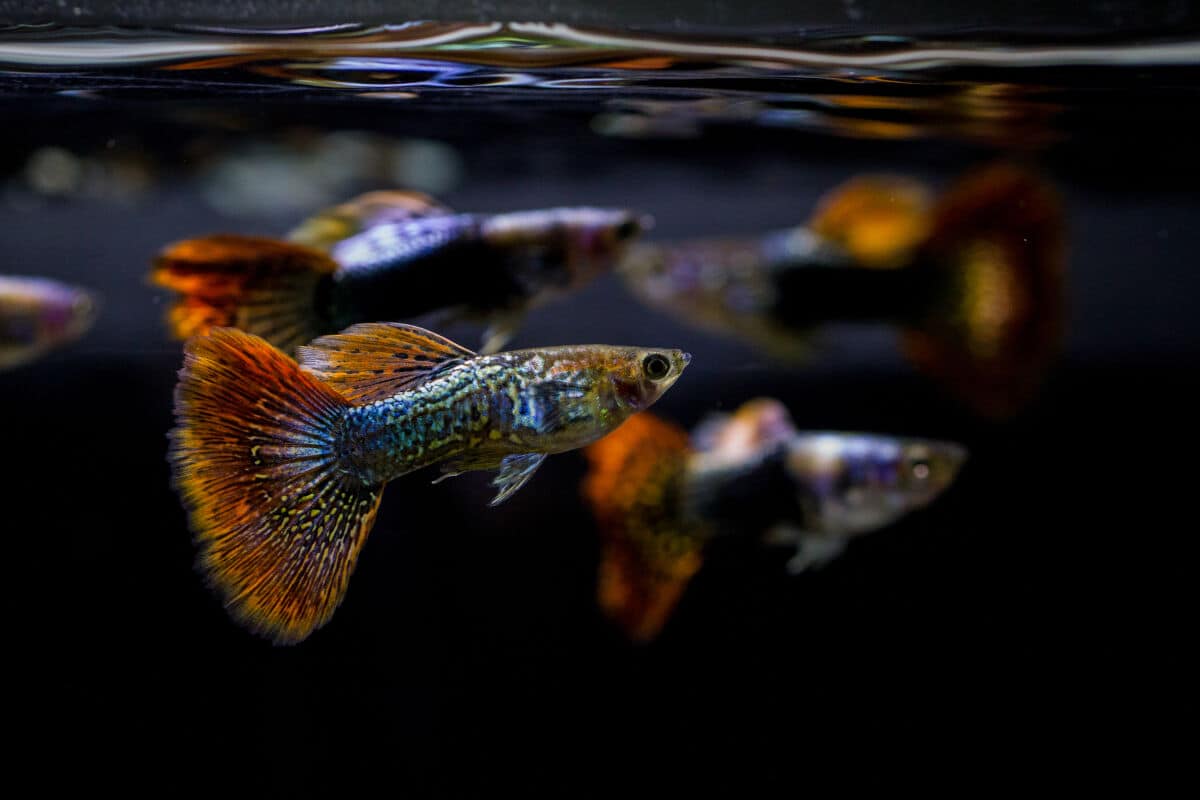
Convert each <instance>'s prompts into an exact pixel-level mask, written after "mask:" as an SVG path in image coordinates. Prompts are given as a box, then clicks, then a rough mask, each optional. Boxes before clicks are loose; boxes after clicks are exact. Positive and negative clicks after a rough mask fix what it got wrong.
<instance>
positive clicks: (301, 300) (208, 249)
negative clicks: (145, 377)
mask: <svg viewBox="0 0 1200 800" xmlns="http://www.w3.org/2000/svg"><path fill="white" fill-rule="evenodd" d="M336 270H337V263H336V262H334V261H333V260H332V259H331V258H330V257H329V256H327V255H325V254H324V253H322V252H320V251H319V250H315V249H312V248H309V247H304V246H302V245H298V244H290V243H288V242H280V241H276V240H274V239H265V238H260V237H253V236H224V235H222V236H208V237H205V238H203V239H188V240H187V241H183V242H177V243H175V244H173V245H171V246H170V247H168V248H167V249H165V250H164V251H163V252H162V253H161V254H160V255H159V256H158V258H157V259H155V262H154V268H153V270H152V271H151V273H150V281H151V282H152V283H154V284H155V285H158V286H162V287H164V288H167V289H172V290H174V291H176V292H178V293H179V294H180V295H181V297H180V299H179V300H178V301H177V302H176V303H175V304H174V305H173V306H172V307H171V308H170V310H169V311H168V312H167V325H168V327H169V328H170V329H171V333H172V334H173V335H174V336H175V337H176V338H178V339H187V338H189V337H191V336H196V335H200V334H204V333H207V332H208V331H209V330H211V329H212V328H215V327H226V326H230V327H237V328H241V329H242V330H244V331H247V332H249V333H253V334H256V335H258V336H261V337H263V338H264V339H266V340H267V341H269V342H270V343H271V344H273V345H275V346H276V347H280V348H282V349H283V350H285V351H286V352H289V353H290V352H292V351H293V350H295V348H296V347H297V346H299V345H302V344H304V343H305V342H308V341H310V340H312V339H314V338H316V337H317V336H319V335H320V334H321V333H324V332H325V331H324V330H323V328H324V327H325V326H324V324H323V322H322V319H323V316H324V315H323V313H322V309H319V308H318V300H317V295H318V291H317V289H318V286H319V284H320V281H321V279H322V278H323V277H325V276H327V275H329V274H331V273H333V272H334V271H336Z"/></svg>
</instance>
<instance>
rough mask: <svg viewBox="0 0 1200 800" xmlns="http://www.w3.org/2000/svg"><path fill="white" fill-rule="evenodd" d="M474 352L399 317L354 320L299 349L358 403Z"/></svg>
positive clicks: (311, 366)
mask: <svg viewBox="0 0 1200 800" xmlns="http://www.w3.org/2000/svg"><path fill="white" fill-rule="evenodd" d="M474 355H475V354H474V353H472V352H471V351H470V350H468V349H467V348H465V347H463V346H462V345H459V344H455V343H454V342H452V341H450V340H449V339H447V338H446V337H444V336H439V335H438V334H436V333H434V332H433V331H427V330H425V329H424V328H418V327H417V326H416V325H404V324H402V323H399V322H368V323H363V324H361V325H354V326H351V327H349V328H347V329H346V330H345V331H343V332H341V333H339V334H336V335H334V336H322V337H321V338H320V339H317V340H316V341H314V342H311V343H309V345H308V346H307V347H301V348H299V350H298V352H297V358H298V359H299V361H300V366H301V367H303V368H304V369H305V370H306V371H308V372H309V373H311V374H312V375H315V376H316V377H317V378H319V379H320V380H321V381H322V382H324V383H326V384H328V385H329V386H332V387H333V388H334V389H336V390H337V391H339V392H341V393H342V395H343V396H344V397H345V398H346V399H347V400H350V401H352V402H355V403H370V402H372V401H374V400H382V399H384V398H387V397H391V396H392V395H394V394H396V393H397V392H401V391H404V390H405V389H411V388H412V387H414V386H417V385H419V384H421V383H423V382H424V381H425V380H427V379H428V378H429V376H430V374H431V373H432V372H434V371H435V370H437V369H438V368H439V367H443V366H445V365H447V364H448V363H449V362H451V361H458V360H461V359H465V358H471V357H472V356H474Z"/></svg>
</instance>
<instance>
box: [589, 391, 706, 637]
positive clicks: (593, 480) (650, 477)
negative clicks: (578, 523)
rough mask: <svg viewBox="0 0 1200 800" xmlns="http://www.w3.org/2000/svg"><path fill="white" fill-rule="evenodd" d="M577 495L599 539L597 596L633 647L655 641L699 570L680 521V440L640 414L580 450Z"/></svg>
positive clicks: (698, 553)
mask: <svg viewBox="0 0 1200 800" xmlns="http://www.w3.org/2000/svg"><path fill="white" fill-rule="evenodd" d="M586 455H587V458H588V461H589V462H590V464H591V467H590V469H589V471H588V475H587V478H586V479H585V481H584V485H583V491H584V495H585V496H586V497H587V499H588V501H589V503H590V504H591V506H592V511H593V513H594V515H595V517H596V523H597V526H598V527H599V529H600V535H601V561H600V569H599V575H598V586H597V595H598V600H599V603H600V609H601V611H603V613H604V614H605V616H607V617H608V618H609V619H611V620H612V621H613V622H615V623H616V624H617V625H619V626H620V627H621V628H622V630H624V631H625V634H626V635H627V636H628V637H629V638H630V639H633V640H634V641H639V642H647V641H650V640H651V639H654V638H655V637H656V636H658V634H659V632H660V631H661V630H662V628H663V626H664V625H666V623H667V620H668V619H670V616H671V613H672V612H673V611H674V610H675V606H676V605H677V604H678V603H679V600H680V598H681V597H682V596H683V592H684V590H685V589H686V588H687V585H688V583H689V582H690V581H691V579H692V576H693V575H695V574H696V572H697V571H698V570H699V569H700V566H701V564H702V563H703V546H704V538H703V536H702V534H701V532H699V531H697V530H694V529H693V528H691V527H690V523H689V522H687V521H686V520H685V519H684V517H683V514H682V505H683V504H682V491H683V481H684V477H685V471H686V466H687V456H688V439H687V434H686V433H685V432H684V431H682V430H680V429H679V428H677V427H675V426H674V425H671V424H669V423H666V422H663V421H662V420H659V419H657V418H655V417H654V416H652V415H650V414H648V413H646V412H642V413H641V414H637V415H635V416H634V417H632V418H630V419H629V420H628V421H627V422H625V424H624V425H622V426H621V427H620V428H617V430H615V431H613V432H612V433H610V434H609V435H608V436H606V437H604V438H603V439H601V440H600V441H598V442H596V443H595V444H593V445H592V446H591V447H589V448H588V449H587V450H586Z"/></svg>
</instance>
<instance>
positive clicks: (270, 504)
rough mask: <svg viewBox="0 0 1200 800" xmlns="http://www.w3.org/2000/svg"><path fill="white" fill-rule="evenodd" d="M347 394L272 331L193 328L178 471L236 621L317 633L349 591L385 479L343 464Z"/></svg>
mask: <svg viewBox="0 0 1200 800" xmlns="http://www.w3.org/2000/svg"><path fill="white" fill-rule="evenodd" d="M347 407H348V404H347V403H346V401H345V400H343V399H342V398H341V397H340V396H338V394H337V393H336V392H334V391H333V390H332V389H330V388H329V387H327V386H324V385H322V384H321V383H320V382H319V381H317V380H316V379H315V378H313V377H312V376H310V375H308V374H306V373H304V372H303V371H301V370H300V368H299V367H298V366H297V365H296V363H295V362H293V361H292V360H291V359H290V358H288V357H287V356H286V355H284V354H283V353H281V352H280V351H279V350H276V349H275V348H273V347H271V346H270V345H269V344H267V343H266V342H265V341H263V340H262V339H259V338H258V337H255V336H251V335H248V334H245V333H242V332H240V331H236V330H233V329H230V328H217V329H216V330H214V331H213V332H212V333H211V334H210V335H208V336H202V337H197V338H194V339H191V340H190V341H189V342H188V343H187V346H186V347H185V350H184V363H183V369H182V370H180V372H179V384H178V386H177V387H176V390H175V419H176V427H175V429H174V430H173V431H172V432H171V449H170V455H169V460H170V462H171V467H172V472H173V477H174V482H175V485H176V487H177V488H178V489H179V491H180V493H181V495H182V497H183V502H184V506H185V507H186V508H187V510H188V512H189V516H190V523H191V528H192V531H193V532H194V533H195V536H196V541H197V543H198V545H199V547H200V556H199V564H200V567H201V568H202V570H203V571H204V572H205V574H206V575H207V576H208V580H209V582H210V584H211V585H212V586H213V587H214V589H215V590H216V591H217V592H218V593H219V594H220V595H221V597H222V599H223V600H224V602H225V606H226V608H227V609H228V610H229V612H230V614H232V615H233V616H234V617H235V618H236V619H237V620H238V621H240V622H241V623H242V624H244V625H246V626H247V627H248V628H250V629H251V630H253V631H255V632H256V633H259V634H261V635H263V636H266V637H268V638H270V639H272V640H273V641H275V642H276V643H279V644H289V643H294V642H298V641H300V640H302V639H304V638H305V637H307V636H308V635H309V634H310V633H312V632H313V631H314V630H316V629H317V628H319V627H320V626H321V625H323V624H324V623H325V622H327V621H328V620H329V618H330V616H332V614H333V612H334V610H335V609H336V608H337V606H338V604H339V603H340V602H341V600H342V596H343V595H344V594H345V591H346V584H347V582H348V581H349V578H350V573H351V572H352V571H353V570H354V565H355V562H356V561H357V559H358V554H359V551H360V550H361V548H362V545H363V541H364V540H365V539H366V537H367V533H368V532H369V531H370V530H371V526H372V524H373V523H374V520H375V511H376V508H377V507H378V504H379V499H380V496H381V494H382V492H383V486H382V485H379V486H364V485H363V483H362V481H361V480H358V479H357V478H355V477H353V476H351V475H348V474H346V473H345V472H343V471H341V470H339V469H338V463H337V456H336V453H335V439H336V435H337V431H338V429H339V427H340V425H341V420H342V416H343V413H344V411H345V409H346V408H347Z"/></svg>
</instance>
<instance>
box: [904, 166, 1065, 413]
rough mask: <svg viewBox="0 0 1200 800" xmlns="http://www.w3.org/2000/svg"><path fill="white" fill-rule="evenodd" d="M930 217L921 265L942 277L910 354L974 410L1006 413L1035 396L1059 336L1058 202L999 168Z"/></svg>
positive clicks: (956, 191) (1018, 172)
mask: <svg viewBox="0 0 1200 800" xmlns="http://www.w3.org/2000/svg"><path fill="white" fill-rule="evenodd" d="M934 216H935V221H934V225H933V230H932V233H931V236H930V239H929V242H928V243H927V244H926V245H925V247H924V248H923V251H922V255H921V260H922V261H923V262H928V263H930V264H934V265H938V266H940V267H941V268H943V269H945V270H946V280H945V281H944V282H943V285H944V289H943V291H942V292H940V294H939V299H938V301H937V303H936V304H935V306H934V307H933V308H931V309H929V313H928V315H927V317H926V318H925V319H924V320H922V321H921V322H920V323H919V324H917V325H915V326H913V327H912V328H910V329H909V330H908V331H907V333H906V334H905V338H904V347H905V351H906V353H907V354H908V356H909V358H910V359H911V360H912V362H913V363H914V364H915V365H916V366H917V367H918V368H920V369H921V370H923V371H924V372H926V373H928V374H930V375H931V376H933V377H934V378H936V379H938V380H939V381H941V382H942V383H944V384H945V385H946V386H947V387H948V388H949V389H950V390H951V391H952V392H954V393H955V394H957V395H958V396H959V397H961V398H962V399H963V400H964V401H965V402H967V404H968V405H970V406H971V407H972V408H974V409H975V410H976V411H978V412H980V413H983V414H986V415H988V416H992V417H1004V416H1008V415H1010V414H1012V413H1014V412H1015V411H1017V410H1018V409H1019V408H1020V407H1021V406H1022V405H1023V404H1024V403H1026V402H1027V401H1028V400H1029V399H1030V398H1031V397H1032V395H1033V394H1034V393H1035V391H1036V389H1037V388H1038V386H1039V385H1040V383H1041V380H1042V377H1043V375H1044V373H1045V371H1046V369H1047V368H1048V367H1049V365H1050V363H1051V362H1052V361H1053V358H1054V355H1055V354H1056V353H1057V351H1058V347H1059V343H1060V341H1061V339H1062V330H1063V316H1064V312H1063V306H1064V292H1065V288H1064V285H1065V236H1064V229H1065V224H1064V221H1063V209H1062V204H1061V201H1060V199H1059V197H1058V194H1057V193H1056V192H1055V191H1054V189H1053V188H1052V187H1050V186H1049V185H1047V184H1046V183H1045V181H1043V180H1042V179H1040V178H1039V177H1037V176H1036V175H1033V174H1031V173H1029V172H1027V171H1025V170H1022V169H1019V168H1017V167H1013V166H1009V165H998V166H993V167H990V168H987V169H984V170H981V171H979V172H976V173H974V174H972V175H969V176H967V177H966V178H964V179H963V180H961V181H960V182H959V183H958V184H957V185H956V186H953V187H951V189H950V190H949V191H947V192H946V194H945V195H944V196H943V197H942V198H941V199H940V200H939V202H938V205H937V209H936V212H935V215H934Z"/></svg>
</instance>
